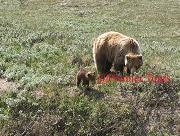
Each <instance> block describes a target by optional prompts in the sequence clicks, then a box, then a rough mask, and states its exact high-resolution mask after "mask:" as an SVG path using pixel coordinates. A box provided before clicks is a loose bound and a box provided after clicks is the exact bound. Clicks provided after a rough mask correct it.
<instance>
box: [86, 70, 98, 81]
mask: <svg viewBox="0 0 180 136" xmlns="http://www.w3.org/2000/svg"><path fill="white" fill-rule="evenodd" d="M85 76H86V78H87V79H88V80H89V81H92V82H95V80H96V74H95V72H87V73H86V75H85Z"/></svg>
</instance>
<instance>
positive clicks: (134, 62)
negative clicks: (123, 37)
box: [125, 54, 143, 74]
mask: <svg viewBox="0 0 180 136" xmlns="http://www.w3.org/2000/svg"><path fill="white" fill-rule="evenodd" d="M142 64H143V59H142V55H141V54H127V55H126V56H125V66H126V68H127V73H128V74H134V72H136V71H137V70H138V69H139V68H140V67H141V66H142Z"/></svg>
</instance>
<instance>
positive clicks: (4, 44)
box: [0, 0, 180, 136]
mask: <svg viewBox="0 0 180 136" xmlns="http://www.w3.org/2000/svg"><path fill="white" fill-rule="evenodd" d="M179 7H180V1H179V0H167V1H157V0H140V1H138V0H132V1H131V0H111V1H110V0H103V1H98V0H66V1H65V0H1V1H0V77H1V78H6V79H7V80H8V81H13V82H16V83H17V86H16V88H12V89H8V90H6V93H5V94H4V95H3V96H1V98H0V135H3V136H6V135H10V136H11V135H12V136H14V135H23V136H24V135H27V136H30V135H33V136H39V135H42V136H43V135H55V136H58V135H74V136H76V135H92V136H95V135H96V136H105V135H106V136H112V135H113V136H117V135H124V136H129V135H137V136H139V135H148V136H154V135H164V136H168V135H179V134H180V101H179V97H180V81H179V78H180V62H179V60H180V48H179V47H180V17H179V15H180V8H179ZM107 31H118V32H121V33H123V34H125V35H127V36H130V37H134V38H135V39H136V40H137V41H138V42H139V44H140V47H141V50H142V52H143V56H144V64H143V66H142V67H141V68H140V70H139V72H138V73H137V75H141V76H143V77H144V78H143V81H142V82H138V83H133V82H122V83H120V82H113V81H112V82H108V83H107V84H96V85H95V86H93V87H92V88H91V89H89V90H88V89H86V88H76V87H75V75H76V73H77V71H78V70H79V66H80V65H81V66H82V67H83V68H86V69H89V70H94V62H93V59H92V47H93V46H92V44H93V41H94V39H95V38H96V37H97V36H99V35H100V34H102V33H104V32H107ZM76 60H77V61H76ZM147 74H152V75H153V76H156V77H157V76H166V77H170V82H152V81H151V82H149V81H148V78H147V76H146V75H147ZM149 80H152V78H151V77H150V79H149Z"/></svg>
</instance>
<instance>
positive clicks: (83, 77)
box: [76, 69, 96, 87]
mask: <svg viewBox="0 0 180 136" xmlns="http://www.w3.org/2000/svg"><path fill="white" fill-rule="evenodd" d="M95 80H96V75H95V72H90V71H87V70H84V69H82V70H80V71H79V72H78V73H77V74H76V86H77V87H78V86H79V85H80V83H81V81H82V84H83V86H86V85H87V86H89V81H91V82H93V83H95Z"/></svg>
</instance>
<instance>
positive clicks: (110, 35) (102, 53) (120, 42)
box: [93, 32, 143, 74]
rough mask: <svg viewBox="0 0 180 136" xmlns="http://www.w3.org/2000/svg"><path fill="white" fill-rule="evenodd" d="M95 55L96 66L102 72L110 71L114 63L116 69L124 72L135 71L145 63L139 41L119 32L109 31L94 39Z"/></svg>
mask: <svg viewBox="0 0 180 136" xmlns="http://www.w3.org/2000/svg"><path fill="white" fill-rule="evenodd" d="M93 56H94V61H95V65H96V68H97V70H98V72H100V73H109V72H110V69H111V67H112V64H114V69H115V71H120V72H121V73H122V74H123V69H124V66H125V62H126V66H127V73H128V74H130V73H134V72H135V71H137V69H139V68H140V67H141V65H142V63H143V60H142V55H141V50H140V47H139V45H138V43H137V41H136V40H135V39H133V38H130V37H127V36H125V35H123V34H120V33H118V32H107V33H104V34H102V35H100V36H99V37H98V38H97V39H96V40H95V41H94V47H93Z"/></svg>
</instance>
